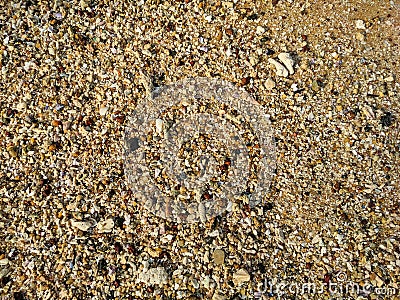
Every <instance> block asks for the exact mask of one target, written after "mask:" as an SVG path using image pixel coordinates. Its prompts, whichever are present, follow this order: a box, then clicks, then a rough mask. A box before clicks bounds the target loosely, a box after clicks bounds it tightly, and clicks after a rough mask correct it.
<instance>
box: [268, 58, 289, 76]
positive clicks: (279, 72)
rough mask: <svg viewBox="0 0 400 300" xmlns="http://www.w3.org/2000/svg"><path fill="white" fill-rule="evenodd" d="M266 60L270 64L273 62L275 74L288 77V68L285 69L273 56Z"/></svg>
mask: <svg viewBox="0 0 400 300" xmlns="http://www.w3.org/2000/svg"><path fill="white" fill-rule="evenodd" d="M268 62H269V63H270V64H273V65H274V66H275V68H276V75H278V76H281V77H288V75H289V72H288V70H286V68H285V67H284V66H283V65H282V64H281V63H279V62H277V61H276V60H275V59H273V58H269V59H268Z"/></svg>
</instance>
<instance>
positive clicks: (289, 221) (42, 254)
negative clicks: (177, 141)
mask: <svg viewBox="0 0 400 300" xmlns="http://www.w3.org/2000/svg"><path fill="white" fill-rule="evenodd" d="M399 29H400V13H399V6H398V5H397V4H396V1H361V0H359V1H339V0H335V1H291V0H285V1H284V0H281V1H278V0H273V1H271V0H266V1H214V0H210V1H199V0H195V1H175V2H166V1H156V0H152V1H135V2H132V3H130V2H129V1H106V2H102V1H85V0H82V1H52V2H46V1H34V0H30V1H23V2H22V1H21V2H18V1H2V4H1V5H0V58H1V60H0V70H1V72H0V76H1V78H0V103H1V105H0V128H1V130H0V166H1V168H0V241H1V242H0V298H2V299H254V298H263V299H267V298H268V297H271V298H272V299H278V297H281V299H287V298H290V297H292V299H310V298H315V299H329V298H332V297H336V296H337V297H342V298H351V297H352V298H357V297H359V298H358V299H384V298H386V299H396V297H398V296H399V295H400V286H399V284H398V283H399V282H400V235H399V232H400V213H399V212H400V203H399V201H400V200H399V199H400V196H399V186H400V179H399V174H400V172H399V171H400V170H399V161H400V158H399V153H400V136H399V129H400V125H399V118H400V117H399V116H400V115H399V114H400V101H399V82H398V78H399V66H400V65H399V53H400V51H399V50H400V49H399V36H398V32H399ZM281 53H287V54H288V55H289V56H290V61H291V63H290V66H291V67H293V72H292V70H289V71H290V73H289V71H288V69H287V68H288V65H287V64H286V63H285V62H282V63H280V64H281V65H282V66H283V67H284V68H285V69H282V72H283V74H284V73H285V71H284V70H286V72H287V73H288V74H287V76H279V74H278V73H277V70H276V68H275V67H274V66H273V65H271V64H270V63H269V61H271V59H274V60H275V61H276V62H279V61H280V58H279V56H282V55H281ZM291 73H293V74H291ZM197 77H207V78H220V79H222V80H225V81H227V82H231V83H232V84H233V85H234V86H235V87H237V88H238V89H241V90H242V91H246V92H247V93H248V94H249V95H251V97H252V98H253V99H255V100H256V101H257V102H258V104H259V105H261V106H262V108H263V109H264V110H265V112H266V114H267V115H268V117H269V119H270V122H271V127H272V129H273V130H274V140H275V146H276V160H277V167H276V170H275V172H274V176H273V178H272V182H271V185H270V188H269V190H268V191H266V193H265V199H263V201H262V202H261V203H260V204H258V205H255V206H251V205H248V203H246V201H234V202H233V203H231V204H230V207H229V209H227V210H226V211H225V212H223V213H222V214H220V215H217V216H214V217H213V218H210V219H208V218H206V217H205V216H204V215H203V217H201V216H200V219H201V222H197V223H191V224H187V223H174V222H172V221H169V220H164V219H162V218H160V217H158V216H156V215H154V214H153V213H152V212H151V211H149V210H148V209H146V208H145V207H144V205H143V203H142V202H141V201H139V200H138V199H137V198H135V193H133V192H132V189H130V188H129V185H128V183H127V178H126V174H125V170H124V156H123V149H124V132H125V130H126V127H127V126H129V122H128V120H129V117H130V116H131V114H132V112H133V111H134V109H135V108H136V107H137V106H138V104H140V103H143V102H142V101H146V99H149V97H148V96H149V95H150V94H151V93H152V92H153V91H155V90H157V89H159V88H160V87H162V86H164V85H169V84H173V83H174V82H177V81H180V80H183V79H185V78H197ZM157 124H158V125H157V128H158V130H159V132H162V131H163V130H164V128H163V125H164V124H163V123H162V122H160V121H158V123H157ZM130 147H131V150H132V151H134V150H135V149H137V147H139V141H138V140H132V141H131V143H130ZM158 175H159V174H158ZM199 210H200V209H199ZM215 251H223V254H222V253H221V252H219V254H218V256H217V255H216V254H215ZM217 253H218V252H217ZM216 257H217V259H218V262H223V263H217V261H216ZM283 283H286V284H287V285H289V284H294V283H296V284H303V283H306V284H307V283H315V284H316V285H317V287H320V286H324V285H325V287H326V286H327V285H329V284H333V283H337V284H339V285H340V284H342V285H343V286H344V284H345V283H346V284H347V283H354V284H357V285H358V286H359V287H366V286H369V287H371V288H370V289H369V290H368V291H366V289H365V288H364V290H363V293H359V294H357V292H354V291H350V292H344V293H339V294H337V295H332V294H331V295H329V292H328V291H327V290H326V289H325V291H324V293H321V294H316V295H310V294H307V293H305V294H304V293H303V294H302V293H300V292H299V293H297V294H296V293H294V292H293V289H292V290H290V289H289V288H282V289H281V290H278V289H277V287H278V286H281V287H282V284H283ZM271 286H272V287H273V288H271V289H270V287H271ZM378 288H379V289H378ZM383 291H384V292H386V294H382V293H383ZM389 293H397V294H396V295H393V294H389ZM295 294H296V295H295ZM314 294H315V293H314Z"/></svg>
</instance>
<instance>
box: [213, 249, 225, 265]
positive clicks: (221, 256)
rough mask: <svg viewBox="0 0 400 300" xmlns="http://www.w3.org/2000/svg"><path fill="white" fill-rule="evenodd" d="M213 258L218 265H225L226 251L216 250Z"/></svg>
mask: <svg viewBox="0 0 400 300" xmlns="http://www.w3.org/2000/svg"><path fill="white" fill-rule="evenodd" d="M213 259H214V263H215V264H216V265H223V264H224V261H225V252H224V251H223V250H221V249H216V250H214V253H213Z"/></svg>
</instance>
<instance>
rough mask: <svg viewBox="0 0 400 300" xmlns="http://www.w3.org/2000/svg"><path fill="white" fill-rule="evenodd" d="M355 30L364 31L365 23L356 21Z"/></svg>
mask: <svg viewBox="0 0 400 300" xmlns="http://www.w3.org/2000/svg"><path fill="white" fill-rule="evenodd" d="M356 28H357V29H365V22H364V21H363V20H356Z"/></svg>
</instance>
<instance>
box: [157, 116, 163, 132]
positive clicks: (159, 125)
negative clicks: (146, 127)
mask: <svg viewBox="0 0 400 300" xmlns="http://www.w3.org/2000/svg"><path fill="white" fill-rule="evenodd" d="M163 129H164V122H163V120H162V119H157V120H156V131H157V133H162V132H163Z"/></svg>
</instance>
